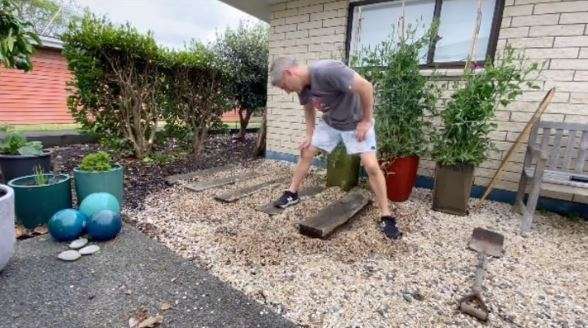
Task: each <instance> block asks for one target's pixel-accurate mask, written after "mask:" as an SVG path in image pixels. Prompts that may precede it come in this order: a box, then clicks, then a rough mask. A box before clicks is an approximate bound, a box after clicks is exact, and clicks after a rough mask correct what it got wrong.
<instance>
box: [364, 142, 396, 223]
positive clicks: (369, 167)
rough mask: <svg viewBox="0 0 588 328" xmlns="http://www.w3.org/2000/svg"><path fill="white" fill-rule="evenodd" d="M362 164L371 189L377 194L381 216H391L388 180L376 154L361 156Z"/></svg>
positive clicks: (369, 153)
mask: <svg viewBox="0 0 588 328" xmlns="http://www.w3.org/2000/svg"><path fill="white" fill-rule="evenodd" d="M361 164H362V165H363V167H364V169H365V171H366V172H367V174H368V178H369V183H370V187H372V191H373V192H374V194H376V200H377V201H378V207H379V208H380V215H381V216H390V208H389V207H388V195H387V194H386V179H385V178H384V173H382V170H381V169H380V165H378V159H377V158H376V153H375V152H373V151H371V152H367V153H362V154H361Z"/></svg>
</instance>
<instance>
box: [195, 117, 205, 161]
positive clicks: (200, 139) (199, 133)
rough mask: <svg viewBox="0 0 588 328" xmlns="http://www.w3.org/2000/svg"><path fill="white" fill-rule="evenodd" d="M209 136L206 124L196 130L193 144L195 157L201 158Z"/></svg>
mask: <svg viewBox="0 0 588 328" xmlns="http://www.w3.org/2000/svg"><path fill="white" fill-rule="evenodd" d="M207 135H208V127H207V126H206V124H204V125H203V126H201V127H199V128H198V129H195V130H194V140H193V143H192V152H193V153H194V156H195V157H199V156H200V154H201V153H202V150H203V149H204V141H206V137H207Z"/></svg>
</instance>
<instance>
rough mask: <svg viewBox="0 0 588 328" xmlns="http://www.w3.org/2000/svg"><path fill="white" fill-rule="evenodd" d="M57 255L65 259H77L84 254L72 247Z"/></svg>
mask: <svg viewBox="0 0 588 328" xmlns="http://www.w3.org/2000/svg"><path fill="white" fill-rule="evenodd" d="M57 257H58V258H59V259H60V260H63V261H75V260H77V259H79V258H80V257H82V255H80V252H78V251H76V250H73V249H70V250H68V251H63V252H61V253H59V255H57Z"/></svg>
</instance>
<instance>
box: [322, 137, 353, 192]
mask: <svg viewBox="0 0 588 328" xmlns="http://www.w3.org/2000/svg"><path fill="white" fill-rule="evenodd" d="M359 165H360V158H359V155H348V154H347V151H346V149H345V147H344V146H343V144H342V143H340V144H338V145H337V147H335V149H334V150H333V151H332V152H331V153H330V154H329V155H328V156H327V187H331V186H339V187H341V189H343V190H345V191H349V190H351V188H353V187H355V186H357V183H358V180H359Z"/></svg>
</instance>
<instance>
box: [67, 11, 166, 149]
mask: <svg viewBox="0 0 588 328" xmlns="http://www.w3.org/2000/svg"><path fill="white" fill-rule="evenodd" d="M62 40H63V41H64V49H63V53H64V55H65V57H66V58H67V60H68V66H69V68H70V70H71V71H72V72H73V75H74V77H75V78H74V79H73V82H72V83H71V86H72V87H73V88H71V93H72V95H71V96H70V97H69V98H68V107H69V109H70V111H71V112H72V114H73V116H74V118H75V120H76V121H77V122H78V123H80V124H81V125H82V129H84V130H86V131H88V132H91V133H93V134H95V135H96V136H97V137H98V138H99V139H122V138H124V139H126V140H128V141H129V143H130V145H131V146H132V148H133V151H134V153H135V156H137V157H138V158H142V157H144V156H145V155H147V154H148V153H149V152H150V151H151V149H152V147H153V143H154V139H155V132H156V129H157V123H158V121H159V120H160V119H161V118H162V115H161V111H162V108H163V101H164V94H165V89H166V87H165V85H164V82H165V80H164V78H163V75H162V72H161V69H160V65H159V61H160V59H161V56H162V51H161V50H160V49H159V48H158V47H157V44H156V43H155V40H154V39H153V36H152V35H151V34H142V33H140V32H138V31H137V30H136V29H135V28H133V27H131V26H130V25H128V24H127V25H123V26H116V25H113V24H112V23H110V22H109V21H108V20H106V19H105V18H103V19H99V18H97V17H95V16H93V15H91V14H86V16H84V18H83V19H82V20H81V21H79V22H73V23H72V24H70V27H69V30H68V32H67V33H65V34H64V35H63V37H62Z"/></svg>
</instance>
